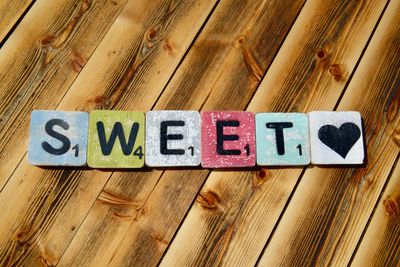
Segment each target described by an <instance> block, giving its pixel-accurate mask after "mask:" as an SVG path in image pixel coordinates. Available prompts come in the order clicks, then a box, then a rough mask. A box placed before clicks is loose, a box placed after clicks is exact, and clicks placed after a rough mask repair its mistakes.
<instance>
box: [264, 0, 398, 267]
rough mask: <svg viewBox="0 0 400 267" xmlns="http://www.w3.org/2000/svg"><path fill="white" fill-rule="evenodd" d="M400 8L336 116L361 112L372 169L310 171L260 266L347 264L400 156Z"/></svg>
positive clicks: (393, 6) (390, 10)
mask: <svg viewBox="0 0 400 267" xmlns="http://www.w3.org/2000/svg"><path fill="white" fill-rule="evenodd" d="M399 21H400V3H399V2H398V1H393V2H390V3H389V5H388V7H387V10H386V12H385V14H384V16H383V19H382V21H381V22H380V24H379V25H378V28H377V30H376V33H375V34H374V35H373V37H372V40H371V43H370V44H369V45H368V48H367V50H366V52H365V55H364V56H363V58H362V59H361V61H360V64H359V67H358V68H357V70H356V72H355V74H354V77H353V79H352V80H351V82H350V84H349V86H348V89H347V90H346V92H345V94H344V95H343V97H342V100H341V101H340V104H339V106H338V108H337V110H358V111H360V112H361V114H362V118H363V121H364V132H365V140H366V148H367V163H366V164H365V166H362V167H357V168H340V169H335V168H329V167H328V168H319V167H313V168H308V170H307V171H306V172H305V174H304V175H303V177H302V178H301V181H300V183H299V185H298V187H297V188H296V191H295V194H294V195H293V198H292V199H291V201H290V203H289V205H288V207H287V209H286V210H285V213H284V214H283V217H282V219H281V221H280V222H279V224H278V227H277V229H276V231H275V232H274V235H273V236H272V239H271V240H270V242H269V244H268V245H267V247H266V250H265V253H264V255H263V257H262V259H261V261H260V266H271V265H276V264H278V265H288V266H293V265H307V266H308V265H310V266H312V265H334V266H344V265H347V264H348V263H349V261H350V259H351V257H352V254H353V251H354V249H355V248H356V245H357V242H358V240H359V238H360V237H361V235H362V232H363V229H364V228H365V226H366V224H367V221H368V219H369V217H370V215H371V213H372V211H373V208H374V206H375V203H376V202H377V200H378V197H379V194H380V193H381V190H382V188H383V186H384V184H385V182H386V179H387V177H388V175H389V173H390V170H391V168H392V165H393V163H394V162H395V160H396V158H397V156H398V153H399V135H398V132H399V130H400V128H399V127H400V123H399V121H400V112H399V103H400V102H399V101H400V94H399V87H398V86H399V84H398V81H399V79H400V72H399V68H400V54H399V49H398V40H399V37H400V35H399V34H400V23H399Z"/></svg>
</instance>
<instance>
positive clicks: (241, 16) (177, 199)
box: [59, 0, 303, 266]
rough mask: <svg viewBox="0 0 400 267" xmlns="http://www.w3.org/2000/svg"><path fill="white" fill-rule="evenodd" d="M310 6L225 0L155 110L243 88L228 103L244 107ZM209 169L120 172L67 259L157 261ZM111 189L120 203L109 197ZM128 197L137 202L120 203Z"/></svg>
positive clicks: (126, 262) (75, 261) (77, 262)
mask: <svg viewBox="0 0 400 267" xmlns="http://www.w3.org/2000/svg"><path fill="white" fill-rule="evenodd" d="M302 4H303V1H296V2H291V3H286V4H285V5H282V2H281V1H250V0H248V1H242V0H235V1H231V2H229V1H224V2H221V3H220V4H219V5H218V7H217V9H216V11H215V12H214V13H213V15H212V16H211V18H210V21H209V22H208V23H207V25H206V26H205V28H204V29H203V31H202V33H201V34H200V36H199V38H198V39H197V40H196V42H195V44H194V45H193V46H192V48H191V50H190V51H189V53H188V55H187V56H186V57H185V60H184V62H183V63H182V65H181V66H180V68H179V69H178V70H177V72H176V74H175V76H174V77H173V79H172V80H171V82H170V83H169V85H168V87H167V88H166V90H165V92H164V94H163V96H162V100H160V101H159V102H158V103H157V105H156V107H155V109H178V108H179V109H191V108H194V109H199V108H200V107H201V106H202V105H203V102H204V101H207V99H209V98H207V95H209V94H210V92H212V91H213V92H215V91H218V93H219V94H221V95H224V94H228V95H229V94H230V93H232V94H233V93H234V94H236V96H237V99H241V100H242V101H236V99H235V100H234V101H229V102H228V104H224V105H225V106H226V107H227V108H232V109H243V108H244V107H245V105H246V103H247V102H248V100H249V99H250V97H251V96H252V93H253V92H254V90H255V88H256V87H257V84H258V83H259V81H260V76H256V75H255V74H254V73H255V69H257V72H256V73H258V75H261V76H262V75H263V72H264V71H265V70H266V68H267V67H268V66H269V64H270V62H271V61H272V58H273V57H274V54H275V52H276V51H277V50H278V48H279V46H280V44H281V42H282V40H283V38H284V36H285V34H286V32H287V31H288V30H289V28H290V26H291V24H292V23H293V21H294V19H295V17H296V15H297V13H298V11H299V10H300V8H301V6H302ZM274 14H275V15H274ZM276 16H278V17H280V18H282V19H281V20H279V22H278V21H276V20H275V19H274V17H276ZM244 36H246V37H244ZM239 40H241V41H240V42H239ZM270 40H273V41H272V42H271V41H270ZM252 44H257V45H255V46H253V45H252ZM256 62H257V64H256ZM255 64H256V65H255ZM230 77H236V80H235V81H236V83H235V82H233V81H231V79H230ZM164 95H165V96H164ZM178 98H179V100H178ZM243 98H246V99H243ZM223 102H224V100H223V99H220V101H219V103H215V106H213V107H214V108H215V109H217V108H218V105H219V104H222V103H223ZM127 107H128V108H129V106H127ZM210 107H211V106H210ZM157 174H158V176H157ZM207 174H208V171H207V170H203V169H192V170H190V169H187V170H168V171H165V172H164V174H163V176H162V178H161V179H160V178H159V176H160V175H161V173H155V172H154V171H153V172H143V173H140V174H134V173H125V174H121V173H115V174H114V175H113V176H112V177H111V179H110V181H109V182H108V183H107V185H106V187H105V188H104V190H103V192H102V194H101V195H100V198H99V201H97V202H96V203H95V204H94V206H93V208H92V209H91V211H90V213H89V214H88V215H87V217H86V219H85V221H84V222H83V224H82V226H81V227H80V228H79V230H78V233H77V235H76V237H75V238H74V240H73V241H72V243H71V245H70V246H69V247H68V249H67V251H66V253H65V254H64V256H63V257H62V259H61V261H60V262H59V265H60V266H69V265H71V264H72V265H80V264H83V265H86V264H93V265H95V264H98V263H103V262H107V263H110V264H115V265H119V264H124V265H139V264H140V265H155V264H156V263H157V262H158V261H159V259H160V258H161V256H162V254H163V252H164V251H165V248H166V246H167V244H168V242H169V241H170V240H171V238H172V236H173V234H174V232H175V230H176V229H177V227H178V226H179V224H180V222H181V220H182V218H183V216H184V214H185V212H186V211H187V209H188V207H189V206H190V203H191V202H192V201H193V198H194V196H195V195H196V193H197V192H198V190H199V188H200V187H201V185H202V183H203V182H204V180H205V178H206V176H207ZM109 193H111V194H112V196H113V199H115V200H118V201H107V202H106V201H104V200H107V199H109V198H110V197H108V195H109ZM121 200H122V203H126V202H124V200H125V201H126V200H128V203H135V205H136V206H127V205H125V206H122V205H118V204H117V203H121ZM113 202H114V203H113ZM98 233H102V234H101V235H99V234H98ZM100 255H101V256H100Z"/></svg>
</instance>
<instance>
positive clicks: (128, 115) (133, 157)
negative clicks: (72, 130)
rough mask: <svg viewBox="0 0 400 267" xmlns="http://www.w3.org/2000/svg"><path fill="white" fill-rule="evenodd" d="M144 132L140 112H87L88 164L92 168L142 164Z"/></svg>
mask: <svg viewBox="0 0 400 267" xmlns="http://www.w3.org/2000/svg"><path fill="white" fill-rule="evenodd" d="M144 132H145V115H144V113H143V112H131V111H110V110H95V111H92V112H90V117H89V146H88V165H89V166H90V167H94V168H142V167H143V166H144V154H145V149H144Z"/></svg>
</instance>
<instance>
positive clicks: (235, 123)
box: [217, 121, 240, 155]
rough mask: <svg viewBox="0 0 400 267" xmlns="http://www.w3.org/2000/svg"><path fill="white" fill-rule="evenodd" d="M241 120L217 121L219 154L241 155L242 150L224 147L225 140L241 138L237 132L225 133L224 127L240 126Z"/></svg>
mask: <svg viewBox="0 0 400 267" xmlns="http://www.w3.org/2000/svg"><path fill="white" fill-rule="evenodd" d="M239 125H240V123H239V121H217V154H218V155H240V150H237V149H227V150H225V149H224V141H235V140H239V136H238V135H236V134H231V135H224V127H239Z"/></svg>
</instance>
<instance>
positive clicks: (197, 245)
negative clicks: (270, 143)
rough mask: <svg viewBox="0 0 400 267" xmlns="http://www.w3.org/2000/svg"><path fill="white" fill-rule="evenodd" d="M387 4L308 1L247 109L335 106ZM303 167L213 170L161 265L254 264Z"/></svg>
mask: <svg viewBox="0 0 400 267" xmlns="http://www.w3.org/2000/svg"><path fill="white" fill-rule="evenodd" d="M385 4H386V1H367V2H363V3H361V2H358V1H319V0H310V1H307V2H306V4H305V6H304V8H303V10H302V11H301V13H300V16H299V18H298V19H297V20H296V23H295V24H294V26H293V28H292V29H291V31H290V33H289V35H288V37H287V39H286V40H285V42H284V44H283V46H282V48H281V49H280V51H279V53H278V55H277V56H276V58H275V60H274V62H273V63H272V65H271V67H270V69H269V70H268V72H267V74H266V76H265V78H264V80H263V82H262V84H261V85H260V88H259V89H258V90H257V92H256V94H255V96H254V98H253V100H252V102H251V103H250V105H249V107H248V110H249V111H254V112H263V111H271V112H273V111H281V112H285V111H299V112H301V111H309V110H324V109H325V110H326V109H327V110H330V109H333V108H334V106H335V104H336V103H337V101H338V99H339V98H340V95H341V92H342V91H343V89H344V87H345V85H346V82H347V81H348V80H349V77H350V74H351V73H352V71H353V69H354V67H355V65H356V63H357V61H358V59H359V57H360V55H361V53H362V51H363V49H364V47H365V45H366V43H367V40H368V38H369V36H370V35H371V33H372V31H373V28H374V26H375V24H376V22H377V20H378V18H379V16H380V14H381V13H382V11H383V8H384V6H385ZM305 29H306V30H305ZM343 29H345V30H343ZM339 66H340V67H339ZM336 68H339V69H340V70H341V71H340V73H339V71H336ZM332 69H334V70H335V71H332ZM209 99H212V101H218V98H216V100H214V98H212V97H210V98H209ZM235 99H240V98H239V97H235ZM211 107H212V106H211ZM206 108H207V105H206ZM301 172H302V169H300V168H297V169H295V168H280V169H275V168H270V169H261V170H259V171H258V172H257V171H255V172H250V171H247V172H244V171H243V170H240V171H237V172H221V171H220V172H219V171H214V172H212V173H211V175H210V177H209V178H208V179H207V182H206V183H205V185H204V187H203V188H202V190H201V192H200V194H199V196H198V197H197V199H196V203H195V204H194V205H193V206H192V207H191V210H190V211H189V213H188V215H187V217H186V218H185V221H184V223H183V224H182V226H181V228H180V229H179V232H178V233H177V235H176V237H175V239H174V240H173V242H172V245H171V246H170V247H169V249H168V251H167V253H166V255H165V257H164V258H163V260H162V262H161V265H162V266H173V265H181V264H182V265H215V264H216V265H218V264H221V265H232V266H242V265H250V266H252V265H254V264H255V263H256V261H257V259H258V257H259V255H260V253H261V252H262V250H263V247H264V245H265V242H266V240H267V239H268V237H269V235H270V233H271V232H272V230H273V227H274V225H275V223H276V221H277V220H278V218H279V216H280V214H281V212H282V210H283V209H284V207H285V203H286V202H287V200H288V198H289V196H290V193H291V192H292V190H293V188H294V187H295V184H296V182H297V180H298V177H299V176H300V174H301ZM315 188H318V187H315ZM193 229H195V230H193ZM295 252H296V250H293V253H295Z"/></svg>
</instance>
